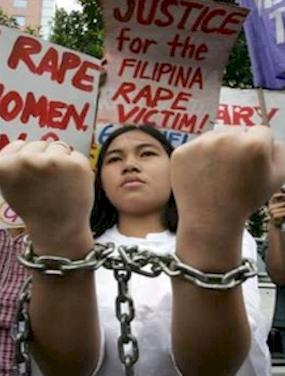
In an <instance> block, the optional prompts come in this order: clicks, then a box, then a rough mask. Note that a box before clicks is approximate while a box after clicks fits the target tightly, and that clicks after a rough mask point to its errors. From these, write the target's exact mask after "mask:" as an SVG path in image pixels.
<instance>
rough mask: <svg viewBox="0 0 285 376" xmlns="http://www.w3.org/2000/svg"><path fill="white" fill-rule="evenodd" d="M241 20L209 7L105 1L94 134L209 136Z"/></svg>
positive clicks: (240, 14)
mask: <svg viewBox="0 0 285 376" xmlns="http://www.w3.org/2000/svg"><path fill="white" fill-rule="evenodd" d="M246 15H247V10H245V9H243V8H239V7H236V6H231V5H227V4H224V3H217V2H213V1H207V0H196V1H195V2H193V1H169V0H162V1H147V0H106V1H105V2H104V18H105V20H106V25H105V27H106V37H105V47H106V59H107V68H106V69H107V79H106V83H105V85H104V86H103V88H102V92H101V97H100V101H99V109H98V118H97V124H99V128H100V127H101V128H102V127H104V126H105V125H106V124H110V123H113V124H114V123H115V124H127V123H132V124H142V123H148V124H155V125H157V126H158V127H162V128H165V129H167V130H174V131H177V132H185V133H188V134H189V133H190V134H194V135H195V134H199V133H202V132H204V131H205V130H207V129H210V128H211V127H212V125H213V123H214V120H215V117H216V110H217V106H218V99H219V90H220V85H221V78H222V75H223V69H224V66H225V63H226V61H227V58H228V54H229V52H230V50H231V48H232V46H233V43H234V40H235V39H236V37H237V35H238V33H239V30H240V28H241V25H242V23H243V21H244V19H245V17H246Z"/></svg>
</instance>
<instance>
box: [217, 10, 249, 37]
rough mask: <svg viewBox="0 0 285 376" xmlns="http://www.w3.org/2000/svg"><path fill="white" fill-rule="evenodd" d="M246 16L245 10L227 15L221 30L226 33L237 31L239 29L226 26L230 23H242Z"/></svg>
mask: <svg viewBox="0 0 285 376" xmlns="http://www.w3.org/2000/svg"><path fill="white" fill-rule="evenodd" d="M245 16H246V13H245V12H233V13H230V14H228V15H227V17H226V18H225V20H224V22H223V23H222V24H221V27H220V32H221V33H222V34H224V35H231V34H235V33H236V32H237V29H234V28H233V29H230V28H226V26H228V24H229V25H231V24H232V25H240V23H241V22H242V21H243V20H244V18H245Z"/></svg>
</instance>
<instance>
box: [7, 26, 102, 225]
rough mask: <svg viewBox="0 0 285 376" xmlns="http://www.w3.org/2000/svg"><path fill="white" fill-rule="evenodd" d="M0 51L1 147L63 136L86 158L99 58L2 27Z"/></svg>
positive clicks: (95, 94)
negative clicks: (11, 143)
mask: <svg viewBox="0 0 285 376" xmlns="http://www.w3.org/2000/svg"><path fill="white" fill-rule="evenodd" d="M0 51H1V55H0V150H1V149H2V148H3V147H4V146H5V145H7V144H8V143H9V142H11V141H13V140H18V139H21V140H25V141H33V140H51V141H54V140H62V141H65V142H66V143H68V144H69V145H70V146H72V147H74V148H76V149H77V150H79V151H81V152H82V153H83V154H85V155H86V156H88V154H89V149H90V144H91V138H92V134H93V128H94V122H95V114H96V104H97V96H98V84H99V77H100V73H101V61H100V60H98V59H95V58H92V57H90V56H87V55H84V54H81V53H78V52H75V51H72V50H69V49H66V48H63V47H60V46H58V45H55V44H51V43H48V42H46V41H43V40H40V39H38V38H35V37H33V36H31V35H27V34H24V33H21V32H19V31H17V30H13V29H9V28H7V27H4V26H0ZM2 208H3V207H2ZM4 211H5V210H4ZM2 214H3V210H2ZM1 218H3V215H2V217H1V215H0V227H1V223H2V224H3V222H5V224H7V218H5V221H4V220H3V221H2V222H1Z"/></svg>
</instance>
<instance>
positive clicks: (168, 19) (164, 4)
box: [154, 0, 178, 27]
mask: <svg viewBox="0 0 285 376" xmlns="http://www.w3.org/2000/svg"><path fill="white" fill-rule="evenodd" d="M171 5H176V6H177V5H178V1H176V0H165V1H163V2H162V4H161V13H162V14H163V15H165V16H166V20H165V21H162V20H155V21H154V23H155V24H156V25H157V26H162V27H166V26H169V25H171V24H172V23H173V21H174V16H173V15H172V14H171V13H170V12H169V10H168V8H169V7H170V6H171Z"/></svg>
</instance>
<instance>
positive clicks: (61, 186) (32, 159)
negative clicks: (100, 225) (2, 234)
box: [0, 141, 93, 257]
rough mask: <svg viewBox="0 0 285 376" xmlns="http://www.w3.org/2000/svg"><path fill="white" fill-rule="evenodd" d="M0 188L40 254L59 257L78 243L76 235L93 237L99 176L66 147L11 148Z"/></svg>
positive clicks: (0, 162) (0, 165)
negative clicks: (64, 248)
mask: <svg viewBox="0 0 285 376" xmlns="http://www.w3.org/2000/svg"><path fill="white" fill-rule="evenodd" d="M66 146H67V145H66ZM0 187H1V190H2V193H3V195H4V198H5V199H6V200H7V201H8V203H9V204H10V205H11V207H12V208H13V209H14V210H15V211H16V212H17V213H18V214H19V215H20V216H21V217H22V218H23V220H24V222H25V224H26V226H27V228H28V231H29V233H30V235H31V237H32V239H33V243H34V244H35V245H36V247H37V252H38V253H40V252H41V250H42V252H43V253H45V254H46V253H48V252H51V253H52V254H55V253H56V252H60V251H61V249H62V246H63V244H64V245H66V244H67V242H68V239H69V238H71V237H72V241H73V243H74V242H75V243H76V236H77V237H78V238H80V237H81V238H82V237H84V235H86V234H87V236H89V225H88V223H89V215H90V210H91V207H92V203H93V173H92V170H91V168H90V165H89V161H88V159H87V158H85V157H84V156H83V155H82V154H81V153H79V152H76V151H71V149H69V147H65V145H64V144H63V143H57V142H54V143H47V142H44V141H36V142H31V143H24V142H23V141H15V142H13V143H11V144H9V145H8V146H6V147H5V148H4V149H2V150H1V152H0ZM76 234H77V235H76ZM74 238H75V239H74ZM70 241H71V240H70ZM83 251H86V249H85V250H84V249H82V250H81V252H83ZM73 254H74V253H72V251H71V254H68V255H67V256H71V255H73ZM61 255H62V253H61ZM74 256H77V254H74ZM78 256H79V257H80V254H79V255H78Z"/></svg>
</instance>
